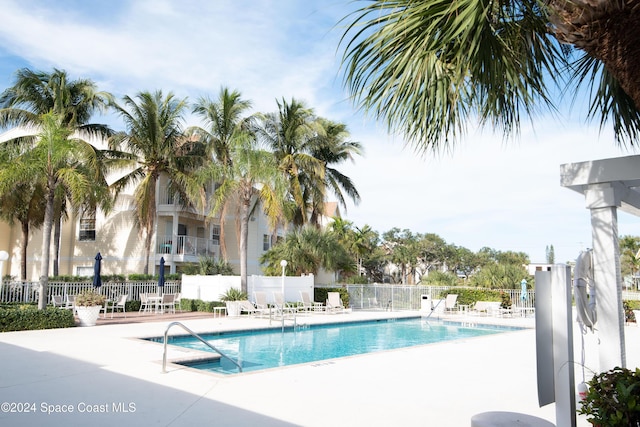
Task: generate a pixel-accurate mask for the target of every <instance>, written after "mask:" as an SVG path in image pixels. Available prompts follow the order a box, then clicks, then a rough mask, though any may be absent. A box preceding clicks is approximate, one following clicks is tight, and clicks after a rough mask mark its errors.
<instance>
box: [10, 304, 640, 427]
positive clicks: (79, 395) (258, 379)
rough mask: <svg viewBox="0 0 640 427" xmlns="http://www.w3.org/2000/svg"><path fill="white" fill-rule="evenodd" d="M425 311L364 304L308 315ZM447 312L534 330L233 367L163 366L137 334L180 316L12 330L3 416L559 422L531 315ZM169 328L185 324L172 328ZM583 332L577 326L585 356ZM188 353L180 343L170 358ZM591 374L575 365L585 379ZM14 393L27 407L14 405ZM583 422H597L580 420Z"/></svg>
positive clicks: (589, 340) (632, 345)
mask: <svg viewBox="0 0 640 427" xmlns="http://www.w3.org/2000/svg"><path fill="white" fill-rule="evenodd" d="M417 314H419V313H417V312H412V313H404V312H403V313H389V312H365V311H355V312H353V313H348V314H335V315H312V316H305V317H299V318H298V321H299V323H323V322H336V321H353V320H367V319H375V318H383V317H389V316H390V315H392V316H398V317H404V316H415V315H417ZM446 319H451V320H469V321H473V322H476V323H484V322H489V321H491V320H493V321H495V322H503V323H505V324H508V325H513V326H526V327H529V328H530V329H526V330H521V331H513V332H506V333H502V334H495V335H490V336H484V337H479V338H470V339H463V340H458V341H450V342H444V343H438V344H429V345H423V346H418V347H412V348H406V349H398V350H389V351H384V352H380V353H374V354H367V355H361V356H352V357H346V358H341V359H332V360H328V361H323V362H315V363H309V364H305V365H297V366H291V367H286V368H278V369H272V370H266V371H261V372H251V373H244V374H239V375H233V376H221V375H216V374H208V373H201V372H197V371H195V370H192V369H188V368H184V367H181V366H179V365H173V364H171V365H168V369H167V370H168V373H162V344H157V343H152V342H147V341H142V340H138V339H136V338H138V337H148V336H162V335H163V334H164V331H165V329H166V327H167V325H168V324H169V323H170V322H171V321H172V320H174V319H171V320H165V319H162V318H159V320H158V321H152V322H146V323H132V324H128V323H127V324H124V323H123V324H110V325H102V326H96V327H92V328H80V327H77V328H69V329H52V330H43V331H27V332H5V333H1V334H0V404H2V408H1V411H0V424H2V425H11V426H32V425H38V424H41V425H47V426H69V425H80V424H87V425H92V426H107V425H109V426H113V425H115V424H118V425H121V426H129V425H136V426H147V425H158V426H193V425H214V426H253V425H260V426H438V427H447V426H469V425H470V420H471V417H472V416H473V415H475V414H478V413H482V412H487V411H509V412H517V413H523V414H528V415H532V416H536V417H539V418H543V419H546V420H549V421H551V422H555V406H554V405H547V406H545V407H543V408H539V407H538V403H537V402H538V400H537V388H536V360H535V331H534V330H533V329H532V327H533V322H534V321H533V318H515V319H494V318H490V317H475V316H474V317H467V318H461V317H457V316H446ZM154 320H155V319H154ZM181 322H182V323H184V324H185V325H186V326H187V327H189V328H190V329H192V330H194V331H195V332H198V333H200V332H209V331H222V330H234V329H254V328H262V327H266V326H269V320H268V319H256V318H247V317H243V318H226V317H223V318H213V317H207V318H196V319H185V320H181ZM278 324H279V323H276V322H274V324H272V326H277V325H278ZM171 333H172V334H182V333H184V331H183V330H181V329H180V328H178V327H174V328H172V329H171ZM625 333H626V343H627V365H628V367H636V366H640V345H638V344H637V343H638V342H640V327H636V326H635V325H631V326H626V327H625ZM580 341H581V336H580V334H579V333H577V331H576V330H575V329H574V342H575V344H576V352H575V357H576V360H577V362H580V351H579V349H580ZM585 341H586V349H587V350H586V352H587V357H586V359H585V364H586V365H587V366H588V367H591V368H592V369H597V348H596V347H595V346H596V345H597V344H596V342H595V337H594V336H593V335H588V336H587V337H586V338H585ZM190 352H192V350H186V349H178V348H171V347H170V350H169V352H168V360H175V359H182V358H185V357H188V356H189V355H190V354H192V353H190ZM581 378H582V371H581V369H580V367H579V366H576V379H577V380H580V379H581ZM5 402H6V403H8V404H9V405H10V406H9V410H15V411H19V412H10V411H9V412H7V406H6V403H5ZM27 410H28V411H30V412H26V411H27ZM71 411H72V412H71ZM48 412H50V413H48ZM578 425H579V426H587V425H588V423H587V422H586V421H585V420H584V419H583V418H581V419H579V421H578Z"/></svg>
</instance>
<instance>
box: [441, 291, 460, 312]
mask: <svg viewBox="0 0 640 427" xmlns="http://www.w3.org/2000/svg"><path fill="white" fill-rule="evenodd" d="M457 310H458V294H449V295H447V298H446V299H445V300H444V312H445V313H454V312H455V311H457Z"/></svg>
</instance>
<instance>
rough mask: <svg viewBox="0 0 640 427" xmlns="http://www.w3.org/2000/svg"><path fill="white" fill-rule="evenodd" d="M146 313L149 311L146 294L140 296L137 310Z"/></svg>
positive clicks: (149, 306)
mask: <svg viewBox="0 0 640 427" xmlns="http://www.w3.org/2000/svg"><path fill="white" fill-rule="evenodd" d="M147 311H149V312H150V311H151V305H150V304H149V298H148V297H147V294H146V293H144V292H143V293H141V294H140V309H139V310H138V312H145V313H146V312H147Z"/></svg>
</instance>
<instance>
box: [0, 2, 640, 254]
mask: <svg viewBox="0 0 640 427" xmlns="http://www.w3.org/2000/svg"><path fill="white" fill-rule="evenodd" d="M357 6H358V5H357V4H353V3H352V2H351V1H349V0H344V1H337V0H305V1H299V0H278V1H276V2H274V1H270V0H262V1H261V0H216V1H204V0H201V1H189V0H181V1H168V0H165V1H162V0H147V1H144V0H135V1H133V0H132V1H128V0H115V1H109V2H105V1H99V0H93V1H92V0H75V1H72V0H69V1H56V2H50V1H44V0H42V1H38V0H21V1H13V0H3V22H2V25H1V26H0V89H4V88H6V87H8V86H10V85H11V84H12V82H13V73H14V72H15V71H16V70H17V69H18V68H21V67H28V68H32V69H37V70H44V71H51V69H53V68H54V67H55V68H60V69H64V70H66V71H67V72H68V73H69V74H70V75H71V76H72V77H74V78H77V77H82V78H89V79H92V80H94V81H95V82H96V83H97V84H98V86H99V88H100V89H101V90H106V91H109V92H112V93H113V94H114V95H116V96H118V97H121V96H123V95H130V96H133V95H135V94H136V93H137V92H139V91H143V90H148V91H154V90H156V89H162V90H163V91H165V92H169V91H172V92H174V93H175V94H176V95H177V96H179V97H189V99H191V100H195V99H196V98H198V97H199V96H211V97H214V96H215V95H216V94H217V93H218V90H219V88H220V87H221V86H227V87H229V88H232V89H237V90H239V91H240V92H241V93H242V94H243V96H244V98H246V99H250V100H252V101H253V103H254V109H255V111H262V112H271V111H275V110H276V108H277V107H276V99H282V98H285V99H291V98H292V97H295V98H296V99H300V100H303V101H305V102H306V103H307V105H308V106H310V107H313V108H314V109H315V111H316V113H317V114H319V115H321V116H324V117H327V118H329V119H332V120H335V121H340V122H344V123H347V124H348V126H349V129H350V131H351V134H352V138H353V139H354V140H356V141H360V142H361V143H362V144H363V146H364V147H365V154H364V156H363V157H359V158H357V159H356V161H355V163H354V164H345V165H342V166H341V167H340V168H339V169H340V170H341V171H342V172H343V173H346V174H347V175H348V176H350V177H351V178H352V179H353V180H354V182H355V184H356V186H357V188H358V190H359V191H360V194H361V196H362V202H361V203H360V204H359V205H358V206H353V205H352V204H349V205H348V209H347V212H346V213H345V212H344V210H343V216H345V217H346V218H348V219H349V220H351V221H353V222H354V223H355V225H357V226H363V225H365V224H368V225H370V226H371V227H372V228H374V229H375V230H377V231H379V232H383V231H387V230H389V229H390V228H392V227H399V228H401V229H404V228H407V229H410V230H411V231H413V232H416V233H436V234H438V235H440V236H441V237H443V238H444V239H445V240H446V241H447V242H449V243H454V244H456V245H459V246H464V247H467V248H469V249H471V250H474V251H477V250H478V249H480V248H481V247H483V246H488V247H492V248H495V249H498V250H503V251H504V250H515V251H523V252H526V253H528V254H529V256H530V258H531V260H532V261H533V262H544V261H545V248H546V247H547V245H554V248H555V253H556V261H557V262H564V261H567V260H573V259H575V257H576V256H577V255H578V252H579V251H580V250H581V249H584V248H587V247H590V246H591V228H590V218H589V211H588V210H587V209H585V207H584V206H585V204H584V199H583V197H582V196H580V195H578V194H577V193H574V192H572V191H570V190H567V189H565V188H562V187H560V184H559V182H560V173H559V171H560V165H561V164H564V163H571V162H579V161H585V160H593V159H599V158H607V157H619V156H623V155H626V154H633V153H632V152H630V151H625V150H622V149H620V148H618V147H617V146H616V145H615V143H614V141H613V137H612V133H611V131H610V129H608V128H607V129H605V130H604V131H603V132H602V133H601V132H600V131H599V129H598V127H597V125H592V124H588V123H585V122H584V118H583V117H580V116H578V115H577V114H569V113H568V111H566V110H565V109H561V112H560V115H559V116H558V117H551V116H545V115H542V116H539V117H536V119H535V121H534V126H533V129H532V128H531V126H530V125H529V124H528V123H523V129H522V133H521V135H520V136H519V137H518V138H517V139H510V140H508V141H504V139H503V138H502V136H501V135H494V134H493V133H492V132H491V131H490V130H489V129H485V130H484V131H480V130H477V131H476V130H475V129H473V128H472V127H470V130H469V132H468V134H467V135H466V136H465V137H464V138H463V139H462V140H461V141H460V143H459V144H458V145H456V146H455V148H454V149H453V150H451V151H450V152H447V153H443V154H439V155H430V156H426V157H425V156H418V155H416V154H415V153H414V151H413V150H412V149H411V147H405V144H404V142H403V141H402V140H401V139H400V138H397V137H392V136H390V135H388V134H387V132H386V131H385V128H384V126H383V125H382V124H380V123H375V122H374V121H373V120H372V119H367V118H365V117H364V115H362V114H360V113H359V112H357V111H356V110H355V109H354V108H353V107H352V105H351V104H350V103H349V101H348V100H347V94H346V93H345V91H344V90H343V86H342V80H341V78H340V51H339V50H338V41H339V39H340V36H341V35H342V25H343V24H340V23H339V21H340V19H341V18H343V17H344V16H346V15H347V14H348V13H349V12H350V11H351V10H354V9H355V8H356V7H357ZM189 120H190V123H188V124H196V123H197V121H196V120H195V119H192V118H189ZM101 121H104V122H107V123H109V124H112V125H113V126H115V127H118V126H120V123H119V122H118V120H117V119H116V118H114V117H105V118H102V120H101ZM619 220H620V224H619V231H620V234H622V235H627V234H630V235H640V226H639V224H638V220H637V219H636V218H635V217H632V216H629V215H627V214H624V213H620V214H619Z"/></svg>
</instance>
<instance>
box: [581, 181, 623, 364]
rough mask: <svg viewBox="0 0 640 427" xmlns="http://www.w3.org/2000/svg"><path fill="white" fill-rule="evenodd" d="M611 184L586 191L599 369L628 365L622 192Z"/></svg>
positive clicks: (592, 186)
mask: <svg viewBox="0 0 640 427" xmlns="http://www.w3.org/2000/svg"><path fill="white" fill-rule="evenodd" d="M616 191H620V190H616V188H615V187H614V186H612V185H608V184H607V185H605V184H599V185H591V186H589V189H588V190H587V191H586V192H585V196H586V201H587V208H589V209H590V210H591V232H592V238H593V280H594V282H595V285H596V307H597V316H598V319H597V324H596V329H597V331H598V337H599V340H600V351H599V359H600V371H607V370H609V369H611V368H614V367H616V366H621V367H626V355H625V340H624V309H623V306H622V273H621V271H620V247H619V244H618V215H617V207H618V206H619V200H620V195H619V194H616Z"/></svg>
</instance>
